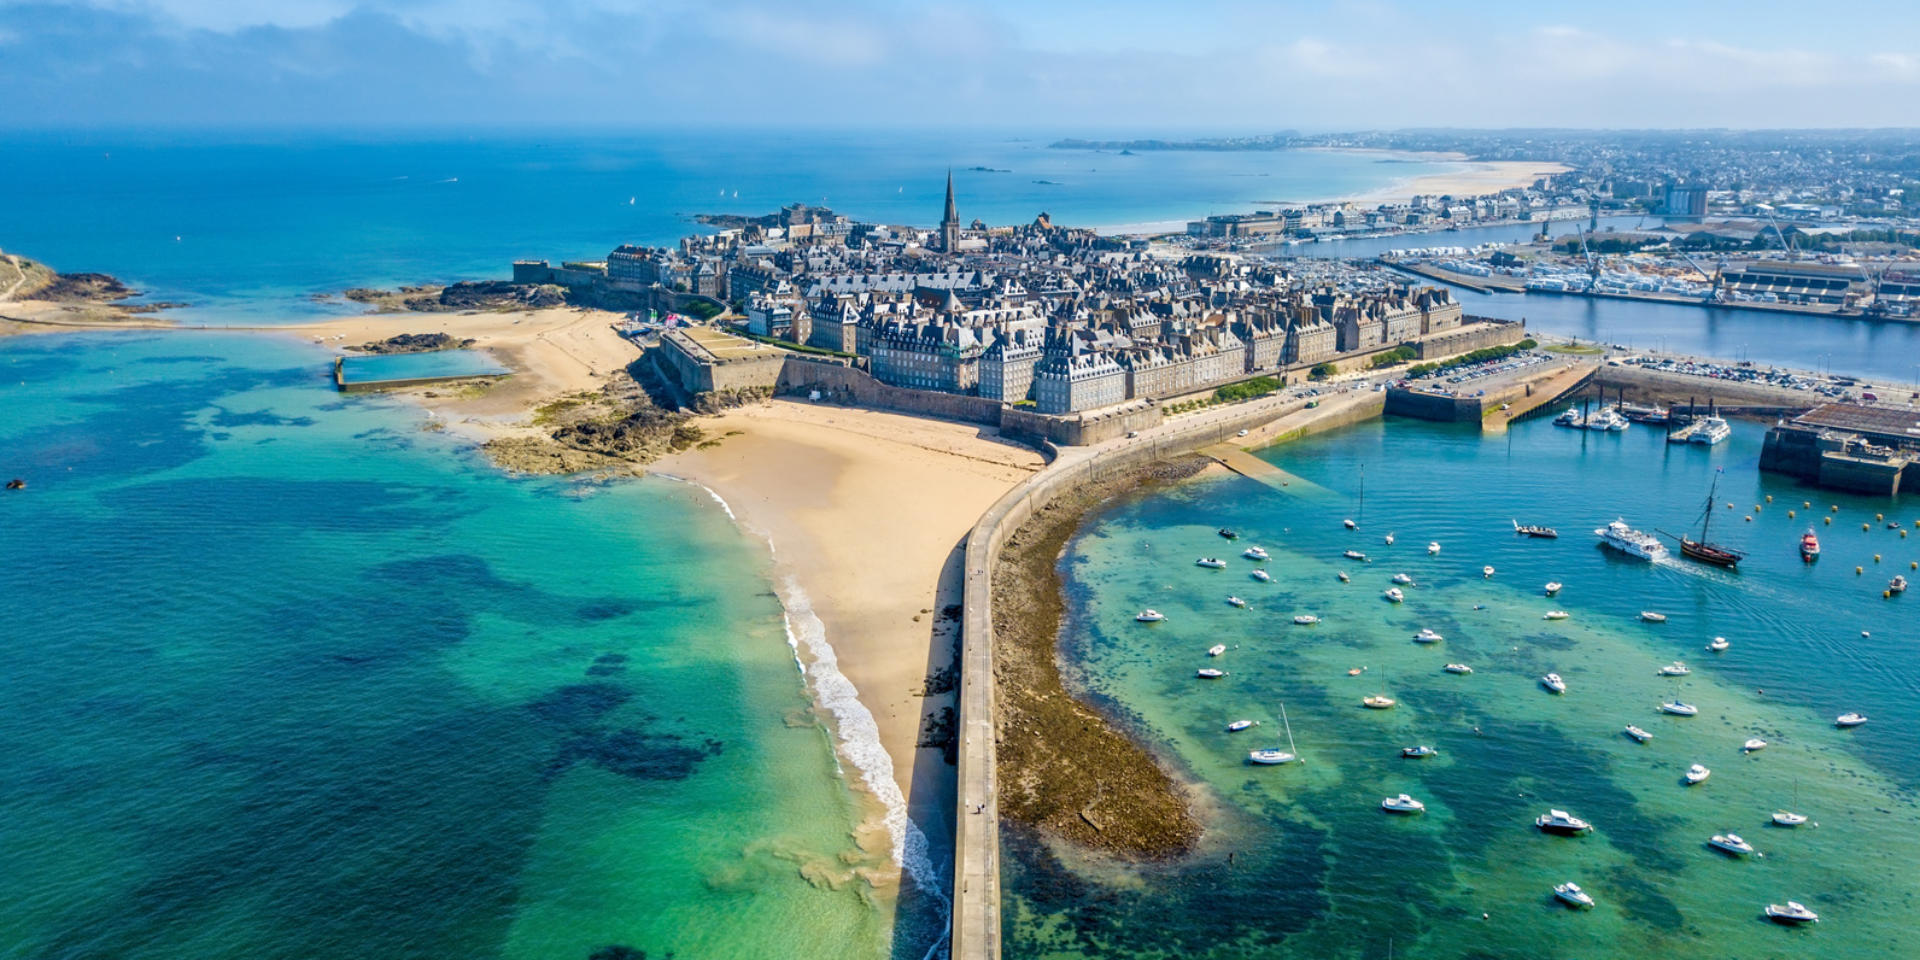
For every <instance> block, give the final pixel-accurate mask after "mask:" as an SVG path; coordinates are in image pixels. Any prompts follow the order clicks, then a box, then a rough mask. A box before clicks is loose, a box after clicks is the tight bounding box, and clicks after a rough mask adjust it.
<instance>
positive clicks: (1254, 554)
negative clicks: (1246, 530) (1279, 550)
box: [1240, 547, 1273, 560]
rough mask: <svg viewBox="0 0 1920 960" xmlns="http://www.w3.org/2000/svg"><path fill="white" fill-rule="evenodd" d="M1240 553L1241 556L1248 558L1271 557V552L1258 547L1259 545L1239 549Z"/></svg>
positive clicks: (1261, 558)
mask: <svg viewBox="0 0 1920 960" xmlns="http://www.w3.org/2000/svg"><path fill="white" fill-rule="evenodd" d="M1240 555H1241V556H1243V557H1246V558H1247V559H1248V560H1271V559H1273V557H1272V555H1271V554H1269V553H1267V552H1266V551H1265V550H1262V549H1260V548H1259V547H1248V548H1247V549H1245V550H1243V551H1241V552H1240Z"/></svg>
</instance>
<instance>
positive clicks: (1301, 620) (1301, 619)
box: [1293, 613, 1320, 627]
mask: <svg viewBox="0 0 1920 960" xmlns="http://www.w3.org/2000/svg"><path fill="white" fill-rule="evenodd" d="M1293 622H1294V624H1295V625H1296V626H1302V627H1311V626H1313V625H1314V624H1316V623H1319V622H1320V618H1319V617H1316V616H1314V615H1313V614H1311V613H1303V614H1300V615H1299V616H1297V617H1294V618H1293Z"/></svg>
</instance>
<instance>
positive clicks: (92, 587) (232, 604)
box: [0, 334, 925, 960]
mask: <svg viewBox="0 0 1920 960" xmlns="http://www.w3.org/2000/svg"><path fill="white" fill-rule="evenodd" d="M324 358H325V354H324V352H323V351H320V350H317V349H314V348H311V347H308V346H306V345H301V344H293V343H290V342H284V341H280V340H271V339H266V338H257V337H255V338H249V337H244V336H220V335H198V334H194V335H180V334H169V335H158V336H156V335H87V336H68V337H18V338H13V339H11V340H5V341H0V408H3V409H5V410H6V411H7V415H6V416H5V417H3V418H0V451H3V453H0V461H4V462H3V463H0V474H4V475H6V476H9V477H12V476H20V477H23V478H25V479H27V480H28V487H27V489H26V490H24V491H13V492H7V493H5V494H4V495H0V558H4V564H0V570H4V571H5V574H4V576H0V623H4V624H5V625H6V642H5V643H4V644H0V677H4V678H5V691H6V693H5V696H4V697H0V742H4V743H5V744H6V749H5V750H3V751H0V849H4V850H5V851H6V862H7V869H6V870H5V871H0V944H4V946H3V947H0V955H4V956H7V957H21V958H41V957H45V958H55V957H104V956H117V957H135V956H137V957H144V958H173V957H178V958H194V960H206V958H221V957H231V958H247V960H258V958H264V957H369V958H405V957H418V958H447V957H486V958H493V957H498V958H529V960H533V958H538V960H553V958H576V960H585V958H587V957H588V956H589V955H590V954H591V953H593V952H594V951H596V950H599V949H601V948H604V947H608V946H614V945H624V946H628V947H632V948H634V949H636V950H645V951H647V952H648V955H649V956H661V955H663V954H664V953H665V952H667V951H673V952H675V953H676V954H677V955H678V956H681V957H796V958H798V957H818V956H829V955H833V956H869V957H877V956H884V955H887V954H888V953H889V950H890V942H891V935H892V930H893V928H894V926H895V922H894V917H893V915H892V910H891V905H890V904H888V903H885V902H881V901H880V900H879V899H877V898H876V897H875V896H874V895H873V894H872V893H871V892H870V890H869V887H868V886H867V884H865V883H864V882H863V881H862V880H861V879H860V878H859V877H858V876H856V871H857V870H859V869H861V868H862V867H865V866H872V865H873V862H874V858H873V857H872V856H870V855H867V854H863V853H862V852H861V851H859V850H858V849H856V847H855V845H854V843H853V841H852V839H851V835H852V832H853V830H854V826H855V824H856V823H857V822H859V821H860V820H861V819H862V817H863V816H864V815H865V813H866V811H864V810H862V809H860V808H859V807H858V805H857V804H856V801H855V799H854V798H853V795H852V794H851V793H850V792H849V791H848V789H847V787H846V784H845V782H844V779H843V777H842V775H841V773H840V771H839V769H838V765H837V763H836V761H835V759H834V754H833V750H832V746H831V744H830V742H829V738H828V734H827V732H826V730H825V729H824V728H823V726H822V724H821V723H820V722H819V721H818V720H817V719H816V717H815V715H814V712H813V710H812V708H811V707H810V704H809V700H808V697H807V695H806V692H805V690H804V689H803V686H802V682H801V677H800V674H799V671H798V670H797V669H796V667H795V662H794V658H793V653H792V651H791V649H790V647H789V645H788V639H787V636H786V634H785V632H784V629H783V626H782V620H781V611H780V607H779V605H778V603H777V601H776V600H775V598H774V596H773V595H772V593H771V590H770V585H769V582H768V579H767V563H768V560H767V556H766V551H765V549H764V547H762V546H760V545H757V544H755V543H753V542H751V541H749V540H747V539H746V538H744V537H742V536H741V535H740V534H739V533H738V532H737V531H736V530H735V529H734V527H733V525H732V524H731V523H730V521H729V520H728V518H727V516H726V514H725V513H724V512H723V511H722V510H721V509H720V508H719V507H718V506H717V505H716V504H715V503H714V502H713V501H712V499H711V498H710V497H709V496H708V495H707V494H706V493H705V492H703V491H701V490H700V489H698V488H695V487H690V486H685V485H680V484H674V483H670V482H667V481H653V480H648V481H642V482H637V483H623V484H614V485H604V486H602V485H592V484H586V483H576V482H572V481H568V480H564V479H512V478H508V477H505V476H503V475H501V474H499V473H497V472H496V471H494V470H492V469H491V468H490V467H488V466H487V465H486V464H484V463H483V462H481V461H480V460H479V459H478V458H477V457H476V456H475V455H473V453H472V452H471V451H470V450H467V449H463V448H461V447H460V446H458V445H456V444H455V443H454V442H453V441H451V440H449V439H447V438H444V437H442V436H441V435H439V434H435V433H429V432H422V430H421V429H420V426H421V424H422V423H423V420H422V418H421V417H420V416H419V414H418V412H417V411H416V410H414V409H413V408H411V407H408V406H406V405H404V404H402V403H399V402H397V401H392V400H388V399H384V398H378V397H374V398H362V397H342V396H340V395H338V394H336V393H335V392H334V391H333V390H332V387H331V384H330V382H329V381H328V379H327V377H326V376H325V375H324V374H323V372H322V371H324V369H325V364H324V362H323V361H324ZM879 856H880V857H882V858H884V852H882V853H881V854H880V855H879ZM916 922H918V921H916V920H915V919H914V918H908V920H907V921H906V922H904V923H903V924H902V926H903V927H912V926H913V924H914V923H916ZM923 934H924V931H921V932H918V933H914V934H912V935H911V937H908V938H906V939H909V940H913V941H914V942H918V943H924V942H925V939H924V936H923ZM915 938H917V939H915ZM908 946H909V947H911V946H912V943H909V944H908ZM892 949H899V948H892ZM903 952H912V953H913V955H915V956H917V955H918V951H917V950H910V951H909V950H903Z"/></svg>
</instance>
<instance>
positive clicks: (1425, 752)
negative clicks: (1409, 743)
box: [1400, 743, 1440, 760]
mask: <svg viewBox="0 0 1920 960" xmlns="http://www.w3.org/2000/svg"><path fill="white" fill-rule="evenodd" d="M1439 752H1440V751H1438V750H1435V749H1434V748H1432V747H1429V746H1427V745H1426V744H1424V743H1423V744H1421V745H1419V746H1417V747H1401V748H1400V755H1401V756H1403V757H1405V758H1407V759H1408V760H1418V759H1420V758H1421V757H1431V756H1433V755H1434V754H1436V753H1439Z"/></svg>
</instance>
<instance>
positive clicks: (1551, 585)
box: [1547, 580, 1560, 597]
mask: <svg viewBox="0 0 1920 960" xmlns="http://www.w3.org/2000/svg"><path fill="white" fill-rule="evenodd" d="M1559 593H1560V581H1558V580H1549V581H1547V596H1549V597H1552V596H1557V595H1559Z"/></svg>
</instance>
